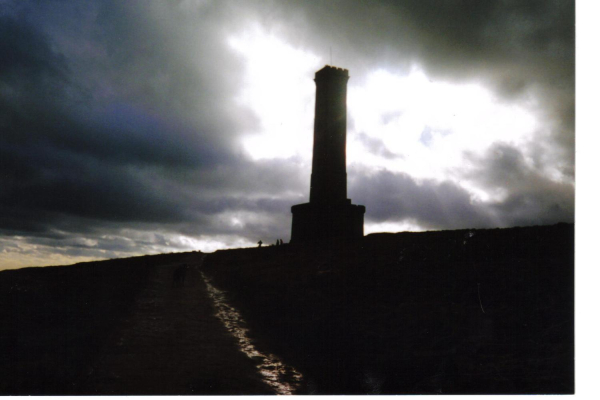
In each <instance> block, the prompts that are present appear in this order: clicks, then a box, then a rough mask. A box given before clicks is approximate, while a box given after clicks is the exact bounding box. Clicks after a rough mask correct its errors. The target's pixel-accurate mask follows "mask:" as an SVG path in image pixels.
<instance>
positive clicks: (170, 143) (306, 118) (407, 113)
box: [0, 0, 575, 268]
mask: <svg viewBox="0 0 600 400" xmlns="http://www.w3.org/2000/svg"><path fill="white" fill-rule="evenodd" d="M574 8H575V7H574V3H573V2H570V1H528V2H519V1H485V2H482V1H458V0H457V1H453V0H452V1H451V0H448V1H417V0H414V1H413V0H403V1H383V0H382V1H372V2H363V1H351V0H348V1H306V2H304V1H298V2H284V1H244V2H238V1H211V0H202V1H179V2H159V1H152V2H142V1H140V2H137V1H128V2H116V1H115V2H111V1H97V2H96V1H90V2H71V1H54V2H36V1H12V2H11V1H8V2H3V3H2V5H0V38H1V39H2V40H0V54H1V55H2V57H0V131H1V134H0V268H11V267H20V266H25V265H48V264H60V263H68V262H76V261H80V260H87V259H98V258H111V257H122V256H129V255H134V254H149V253H158V252H169V251H182V250H191V249H194V250H195V249H199V250H204V251H212V250H214V249H216V248H224V247H236V246H248V245H252V244H254V243H256V242H257V241H258V240H259V239H260V240H263V241H264V242H266V243H270V242H275V240H276V239H278V238H284V239H285V240H286V241H287V240H288V238H289V232H290V224H291V214H290V207H291V206H292V205H293V204H297V203H301V202H304V201H306V200H307V199H308V191H309V180H310V178H309V177H310V146H311V145H312V130H311V129H312V115H311V112H312V108H313V107H314V99H313V97H312V96H314V83H312V82H311V79H312V75H313V74H314V72H315V71H316V70H317V69H319V68H321V67H322V66H323V65H324V64H326V63H330V61H331V59H333V64H334V65H338V66H341V67H344V68H348V69H349V70H350V75H351V79H350V83H349V85H350V86H349V103H350V102H351V101H354V103H352V104H361V103H360V100H361V98H362V97H361V96H363V95H362V94H363V93H368V90H370V89H368V88H369V87H370V86H369V85H371V84H372V82H374V80H376V79H377V77H378V76H379V77H381V76H384V75H382V73H384V74H387V75H385V76H388V75H389V77H390V78H389V79H390V82H392V81H393V79H404V78H406V79H409V78H410V79H412V78H411V77H413V76H416V75H414V74H416V72H415V71H417V72H418V74H420V75H419V76H422V77H425V78H423V82H424V83H423V85H433V86H432V87H434V89H435V88H441V89H439V90H446V92H448V93H462V92H461V90H462V89H461V87H463V86H461V85H467V86H468V85H471V86H473V85H478V86H477V87H478V88H482V89H477V90H479V91H475V92H474V93H480V92H481V93H483V92H482V91H485V93H484V94H485V96H488V97H485V98H489V99H490V104H495V105H498V107H502V108H499V109H498V110H504V111H502V112H506V113H509V112H515V113H517V114H514V115H519V116H520V115H525V117H523V121H525V122H524V123H523V124H522V126H524V128H521V125H520V126H519V127H517V128H518V129H521V130H522V132H521V131H519V132H521V133H518V135H517V134H516V133H515V132H517V130H518V129H517V130H515V131H513V130H512V129H511V128H510V126H509V127H507V128H504V127H501V128H497V129H496V130H500V131H499V132H496V131H495V130H494V127H491V128H490V131H489V132H485V131H479V132H478V133H477V134H476V135H474V136H473V140H470V139H469V135H472V134H471V133H468V132H470V131H468V129H467V128H468V127H467V128H465V129H462V128H461V127H463V126H464V124H463V125H461V124H459V123H457V124H456V125H448V126H449V128H448V127H446V126H445V125H444V124H443V123H439V120H440V118H439V117H438V116H437V114H436V113H435V112H433V111H431V110H434V108H433V103H434V100H436V99H425V100H424V101H423V103H424V104H429V103H431V104H432V108H431V109H430V112H429V114H428V113H420V114H419V115H421V114H423V115H425V117H423V118H429V119H431V123H430V122H429V120H428V122H427V124H425V125H424V127H423V128H422V129H421V128H420V127H419V126H417V125H418V124H417V125H415V123H414V118H413V117H412V116H411V115H413V116H414V115H415V114H414V113H415V111H414V110H412V109H410V107H409V106H410V103H414V102H413V101H412V99H410V98H408V99H407V98H406V97H407V96H410V95H411V94H410V93H408V92H407V93H400V92H397V91H396V92H394V93H392V94H393V95H394V96H397V97H393V98H391V100H390V101H391V103H390V104H392V105H393V107H392V106H390V107H391V108H390V107H388V108H389V109H388V108H385V107H387V106H385V107H384V108H382V109H381V110H379V109H378V110H375V111H373V115H375V116H374V117H373V118H372V119H368V118H371V116H370V115H369V116H368V118H367V119H365V118H366V117H365V118H363V117H361V116H360V115H359V114H358V113H354V114H353V111H352V110H353V108H352V106H351V104H349V116H348V127H349V132H348V135H349V145H348V146H349V149H348V164H349V169H348V176H349V197H352V198H353V200H354V202H355V203H358V204H364V205H365V206H366V207H367V213H366V215H365V218H366V227H367V231H373V230H376V229H377V227H379V226H392V227H393V226H398V227H407V228H408V229H459V228H469V227H473V228H480V227H505V226H515V225H535V224H550V223H555V222H561V221H564V222H572V221H573V218H574V102H575V98H574V63H575V59H574V22H575V21H574V19H575V16H574ZM260 40H262V41H263V42H264V43H267V45H265V46H266V47H260V46H259V45H256V46H255V45H254V43H263V42H260ZM253 46H254V47H253ZM269 46H271V47H269ZM294 57H297V58H294ZM253 63H255V64H253ZM257 65H258V67H257ZM261 71H267V72H268V74H267V75H265V76H264V77H262V78H261V77H259V76H258V75H257V74H259V73H260V72H261ZM377 74H379V75H377ZM411 74H413V75H411ZM374 77H375V78H374ZM257 79H263V80H260V81H259V80H257ZM385 79H388V78H385ZM415 79H416V78H415ZM256 82H261V84H262V82H267V83H269V84H272V85H273V88H274V89H268V88H266V86H265V87H264V88H262V87H260V86H258V87H255V86H252V85H257V83H256ZM386 82H387V81H386ZM407 82H408V81H407ZM411 82H412V81H411ZM419 82H420V81H419ZM288 84H289V85H292V86H289V88H288V86H285V85H288ZM294 85H295V86H294ZM435 85H438V86H435ZM467 86H464V87H465V88H466V87H467ZM383 87H384V88H385V84H383ZM399 87H400V86H399ZM402 87H404V86H402ZM407 87H411V86H410V85H409V86H407ZM447 87H450V88H451V89H446V88H447ZM277 88H279V89H280V91H276V90H277ZM434 89H432V90H434ZM268 90H274V91H273V92H272V93H274V94H273V95H272V96H271V97H275V98H272V99H267V100H264V98H262V97H257V96H260V94H261V92H263V94H264V93H266V94H270V93H271V92H269V91H268ZM390 90H393V89H390ZM435 90H438V89H435ZM452 90H454V91H452ZM446 92H439V93H446ZM463 92H465V93H467V89H464V91H463ZM353 93H354V94H353ZM377 93H380V92H377ZM432 93H438V92H435V91H432ZM352 96H354V97H352ZM374 96H375V97H374V98H378V97H377V96H378V95H377V94H376V95H374ZM482 96H483V95H482ZM353 99H354V100H353ZM396 99H403V100H402V101H404V102H406V103H408V104H409V105H407V106H398V104H400V103H401V101H400V100H396ZM269 101H270V102H269ZM457 102H458V101H457ZM263 103H264V104H263ZM371 103H372V102H371ZM273 104H275V105H277V106H278V107H281V108H280V109H279V108H278V109H277V110H273ZM440 104H442V106H443V104H445V103H440ZM396 106H397V107H396ZM394 107H396V108H394ZM403 107H404V108H403ZM425 108H426V107H425ZM289 110H291V111H289ZM494 110H496V109H494ZM514 110H517V111H514ZM523 110H525V111H523ZM288 111H289V114H288ZM459 111H460V109H459ZM269 112H270V114H268V113H269ZM485 112H487V111H485ZM411 113H412V114H411ZM498 113H499V112H496V111H490V114H489V115H492V116H494V115H495V114H498ZM519 113H520V114H519ZM434 114H435V115H434ZM469 115H470V114H469ZM475 115H476V114H475ZM480 115H482V116H483V115H484V114H483V111H482V112H481V114H480ZM485 115H488V114H485ZM507 115H509V114H507ZM510 115H513V114H510ZM461 116H462V117H463V118H466V117H465V116H463V115H462V114H461V115H458V116H457V117H456V118H460V117H461ZM451 117H452V115H450V117H449V118H451ZM411 118H413V119H412V120H411ZM469 118H470V117H469ZM481 118H482V119H484V118H483V117H481ZM527 118H529V119H531V120H534V122H532V123H529V122H527V121H529V119H527ZM473 119H477V118H473ZM504 119H506V118H504ZM367 120H368V121H371V120H372V121H371V122H372V124H371V125H367V124H366V123H365V122H364V121H367ZM373 121H374V122H373ZM407 121H408V122H407ZM411 121H413V122H411ZM452 121H454V120H452ZM371 122H370V123H371ZM444 123H445V122H444ZM436 124H437V125H436ZM406 127H409V128H410V129H413V130H414V132H415V133H414V135H413V136H414V138H413V136H411V134H410V133H409V129H408V128H406ZM473 129H474V130H476V129H481V128H480V125H474V128H473ZM502 129H505V131H502ZM269 132H270V133H269ZM291 132H296V133H294V135H295V136H294V135H292V134H291ZM411 132H412V130H411ZM269 135H270V136H269ZM461 135H462V136H461ZM511 138H512V139H511ZM513 139H514V140H513ZM399 140H400V141H399ZM253 141H255V142H253ZM249 143H258V144H254V145H253V146H254V147H252V146H251V145H249ZM463 143H466V144H464V145H463ZM472 143H477V145H476V146H475V145H472ZM269 146H271V147H269ZM412 146H414V147H412ZM474 146H475V147H474ZM253 149H254V150H253ZM414 149H417V150H418V151H417V150H414ZM259 150H260V151H259ZM269 151H270V152H269ZM353 155H354V158H352V156H353ZM416 158H418V160H415V159H416ZM436 160H437V161H436ZM419 163H422V164H423V166H422V167H419V165H421V164H419ZM436 163H437V164H436ZM429 165H431V166H435V168H434V167H430V166H429ZM381 224H384V225H381ZM385 224H388V225H385ZM390 224H391V225H390ZM394 224H397V225H394Z"/></svg>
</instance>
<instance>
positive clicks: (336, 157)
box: [291, 65, 365, 243]
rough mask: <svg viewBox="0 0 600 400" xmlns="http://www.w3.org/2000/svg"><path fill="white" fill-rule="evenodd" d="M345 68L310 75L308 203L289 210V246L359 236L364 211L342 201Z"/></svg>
mask: <svg viewBox="0 0 600 400" xmlns="http://www.w3.org/2000/svg"><path fill="white" fill-rule="evenodd" d="M348 79H349V76H348V70H347V69H342V68H337V67H332V66H329V65H326V66H325V67H323V68H322V69H321V70H319V71H317V73H316V74H315V83H316V85H317V98H316V102H315V126H314V144H313V161H312V175H311V178H310V201H309V202H308V203H304V204H297V205H295V206H292V214H293V217H292V239H291V243H311V242H322V241H331V240H335V241H337V240H343V241H352V240H356V239H360V238H362V237H363V223H364V214H365V207H364V206H359V205H355V204H352V203H351V200H350V199H348V198H346V196H347V185H346V89H347V84H348Z"/></svg>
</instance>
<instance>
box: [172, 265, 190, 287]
mask: <svg viewBox="0 0 600 400" xmlns="http://www.w3.org/2000/svg"><path fill="white" fill-rule="evenodd" d="M187 270H188V266H187V264H182V265H180V266H179V267H177V268H175V271H173V286H174V287H183V285H184V284H185V275H186V274H187Z"/></svg>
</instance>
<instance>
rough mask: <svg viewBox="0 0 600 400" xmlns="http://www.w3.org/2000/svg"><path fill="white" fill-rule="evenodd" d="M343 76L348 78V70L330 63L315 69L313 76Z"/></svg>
mask: <svg viewBox="0 0 600 400" xmlns="http://www.w3.org/2000/svg"><path fill="white" fill-rule="evenodd" d="M329 76H332V77H333V76H335V77H343V78H348V70H347V69H345V68H338V67H334V66H331V65H325V66H324V67H323V68H321V69H320V70H318V71H317V73H316V74H315V78H321V77H329Z"/></svg>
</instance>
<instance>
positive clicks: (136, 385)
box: [83, 259, 273, 395]
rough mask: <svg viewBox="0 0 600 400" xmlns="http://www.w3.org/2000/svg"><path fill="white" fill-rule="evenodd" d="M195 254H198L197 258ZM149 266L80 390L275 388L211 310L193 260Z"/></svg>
mask: <svg viewBox="0 0 600 400" xmlns="http://www.w3.org/2000/svg"><path fill="white" fill-rule="evenodd" d="M198 261H199V262H198ZM196 262H197V264H193V263H191V264H189V265H190V268H188V269H187V271H186V272H185V278H184V279H182V277H181V275H182V274H181V270H179V273H178V272H177V269H178V268H179V267H180V266H181V264H174V265H156V266H152V267H151V268H152V270H151V271H150V276H149V278H148V282H147V285H146V287H145V288H144V289H142V290H141V292H140V294H139V295H138V296H137V298H136V300H135V305H134V306H133V310H132V312H131V313H130V315H129V316H128V317H127V318H125V320H124V322H123V323H122V326H121V327H120V328H119V329H117V330H116V331H115V333H113V335H112V337H111V338H110V339H109V340H108V341H107V343H106V345H105V347H104V349H102V351H101V352H100V353H101V356H100V358H99V359H98V360H97V361H96V363H95V365H94V366H93V368H92V369H91V371H90V374H89V377H88V379H87V382H86V384H85V385H84V388H83V389H84V390H83V392H84V393H86V394H98V395H112V394H117V395H118V394H121V395H125V394H130V395H183V394H188V395H191V394H203V395H206V394H215V395H221V394H241V393H243V394H249V395H251V394H273V390H272V389H270V388H269V387H268V386H267V385H265V384H264V383H263V382H262V381H261V377H260V375H259V373H258V371H257V369H256V363H255V361H252V360H251V359H250V358H248V357H247V356H246V355H244V354H243V353H242V352H241V351H239V350H238V348H237V345H236V339H235V338H234V337H233V336H231V335H230V334H228V332H227V331H226V329H225V327H224V326H223V325H222V324H221V322H220V321H219V320H218V319H217V317H216V316H215V312H214V309H213V306H212V304H211V300H210V298H209V296H208V293H207V289H206V285H205V284H204V282H203V280H202V277H201V274H200V272H199V270H198V267H199V265H200V263H201V259H200V260H196Z"/></svg>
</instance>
